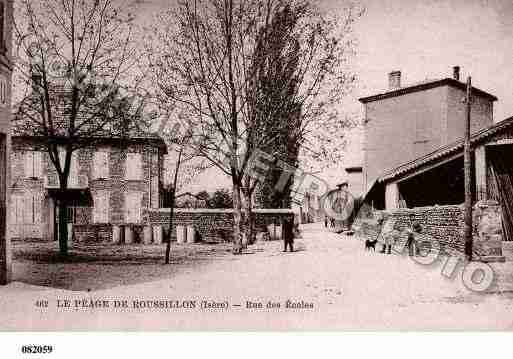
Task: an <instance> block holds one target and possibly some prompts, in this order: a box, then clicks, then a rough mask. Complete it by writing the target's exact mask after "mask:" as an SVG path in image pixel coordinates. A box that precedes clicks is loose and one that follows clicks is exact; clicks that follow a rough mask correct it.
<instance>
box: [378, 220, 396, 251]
mask: <svg viewBox="0 0 513 359" xmlns="http://www.w3.org/2000/svg"><path fill="white" fill-rule="evenodd" d="M394 226H395V221H394V220H393V219H392V220H388V221H386V222H385V224H384V225H383V227H382V230H381V235H382V237H383V248H382V251H381V253H387V254H391V253H392V245H393V244H394V243H395V241H396V239H397V237H398V231H397V230H396V229H394Z"/></svg>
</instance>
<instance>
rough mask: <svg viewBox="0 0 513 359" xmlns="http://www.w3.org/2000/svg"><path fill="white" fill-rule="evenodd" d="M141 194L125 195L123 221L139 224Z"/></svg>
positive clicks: (131, 193)
mask: <svg viewBox="0 0 513 359" xmlns="http://www.w3.org/2000/svg"><path fill="white" fill-rule="evenodd" d="M142 195H143V194H142V192H129V193H126V194H125V221H126V222H127V223H139V222H140V221H141V204H142Z"/></svg>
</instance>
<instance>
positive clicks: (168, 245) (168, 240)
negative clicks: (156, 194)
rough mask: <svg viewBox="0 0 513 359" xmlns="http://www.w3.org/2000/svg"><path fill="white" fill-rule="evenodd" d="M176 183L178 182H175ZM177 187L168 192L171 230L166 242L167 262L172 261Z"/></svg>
mask: <svg viewBox="0 0 513 359" xmlns="http://www.w3.org/2000/svg"><path fill="white" fill-rule="evenodd" d="M175 184H176V183H175ZM175 193H176V191H175V188H174V187H173V189H171V193H169V194H168V193H166V195H169V196H170V202H171V210H170V212H169V231H168V233H167V244H166V264H169V262H170V261H171V235H172V231H173V216H174V212H175Z"/></svg>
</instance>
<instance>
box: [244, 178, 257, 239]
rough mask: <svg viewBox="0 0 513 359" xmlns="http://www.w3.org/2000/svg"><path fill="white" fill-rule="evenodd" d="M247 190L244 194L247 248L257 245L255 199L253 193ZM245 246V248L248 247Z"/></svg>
mask: <svg viewBox="0 0 513 359" xmlns="http://www.w3.org/2000/svg"><path fill="white" fill-rule="evenodd" d="M247 188H248V187H246V188H245V190H244V191H243V194H244V230H245V234H246V243H245V244H246V246H247V244H253V243H255V235H256V234H255V216H254V213H253V199H252V192H251V191H250V190H248V189H247ZM246 246H244V247H246Z"/></svg>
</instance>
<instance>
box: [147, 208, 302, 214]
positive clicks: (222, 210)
mask: <svg viewBox="0 0 513 359" xmlns="http://www.w3.org/2000/svg"><path fill="white" fill-rule="evenodd" d="M143 211H147V212H154V213H155V212H157V213H169V212H171V208H147V207H146V208H143ZM242 212H244V210H242ZM252 212H253V213H270V214H295V212H294V211H293V210H292V209H283V208H275V209H273V208H255V209H253V210H252ZM174 213H233V209H232V208H175V209H174Z"/></svg>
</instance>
